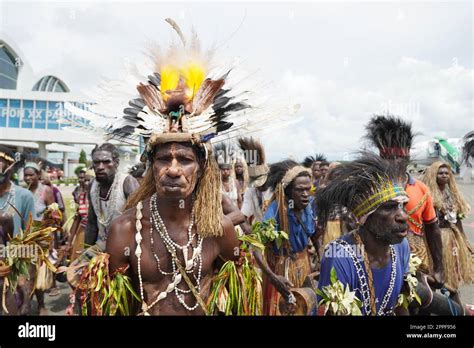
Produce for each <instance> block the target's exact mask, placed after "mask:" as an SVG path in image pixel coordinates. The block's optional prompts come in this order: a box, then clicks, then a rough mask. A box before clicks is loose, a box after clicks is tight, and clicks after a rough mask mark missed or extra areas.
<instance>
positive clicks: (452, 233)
mask: <svg viewBox="0 0 474 348" xmlns="http://www.w3.org/2000/svg"><path fill="white" fill-rule="evenodd" d="M441 238H442V241H443V264H444V279H445V282H446V284H448V285H449V286H451V287H453V288H455V289H457V288H459V285H461V284H471V283H473V282H474V258H473V256H474V255H473V254H472V252H471V251H470V250H469V249H471V250H472V248H470V245H469V241H468V240H467V238H466V236H465V235H464V234H463V233H462V232H461V231H459V229H458V228H457V227H456V226H455V225H453V224H451V227H447V228H441Z"/></svg>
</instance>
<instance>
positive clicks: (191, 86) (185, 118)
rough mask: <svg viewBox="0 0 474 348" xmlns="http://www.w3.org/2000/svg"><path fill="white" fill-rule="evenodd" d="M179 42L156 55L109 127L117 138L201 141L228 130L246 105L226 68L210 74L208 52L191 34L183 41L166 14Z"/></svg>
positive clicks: (149, 142)
mask: <svg viewBox="0 0 474 348" xmlns="http://www.w3.org/2000/svg"><path fill="white" fill-rule="evenodd" d="M166 21H167V22H168V23H170V24H171V26H172V27H173V29H174V30H175V31H176V32H177V34H178V36H179V38H180V40H181V43H182V46H181V47H179V46H176V45H175V46H172V47H171V48H170V49H169V51H167V52H166V53H165V54H156V58H155V60H156V61H155V63H154V69H155V71H154V73H153V74H151V75H149V76H148V81H147V82H146V83H139V85H138V86H137V91H138V94H139V96H140V97H139V98H135V99H133V100H131V101H130V102H129V107H126V108H125V109H124V116H123V119H122V122H121V124H120V125H119V126H118V127H117V126H114V128H111V129H110V133H111V134H112V135H114V136H116V137H119V138H121V137H122V138H127V137H133V136H137V135H140V136H143V137H144V138H145V139H146V142H147V148H146V151H147V152H150V151H151V149H152V148H153V146H154V145H156V144H162V143H167V142H191V143H193V144H202V143H205V142H208V141H209V140H210V139H212V138H213V137H215V136H217V135H218V134H219V133H222V132H224V131H226V130H228V129H229V128H230V127H231V126H232V125H233V122H231V121H230V120H229V119H230V118H231V117H230V116H231V115H232V117H235V116H236V113H238V112H243V111H244V110H246V109H249V108H250V105H249V104H248V103H247V102H246V96H245V93H242V94H239V95H233V93H232V92H231V89H230V88H229V87H228V86H226V82H227V78H228V76H229V73H230V69H229V70H227V71H225V72H223V73H222V74H220V75H219V76H215V77H213V76H211V75H212V74H211V71H210V66H211V62H210V57H211V54H210V53H205V52H203V51H202V50H201V48H200V44H199V42H198V40H197V37H196V36H193V38H192V40H190V41H189V42H188V41H187V40H186V39H185V37H184V34H183V33H182V31H181V29H180V28H179V26H178V25H177V24H176V22H174V21H173V20H172V19H169V18H168V19H166Z"/></svg>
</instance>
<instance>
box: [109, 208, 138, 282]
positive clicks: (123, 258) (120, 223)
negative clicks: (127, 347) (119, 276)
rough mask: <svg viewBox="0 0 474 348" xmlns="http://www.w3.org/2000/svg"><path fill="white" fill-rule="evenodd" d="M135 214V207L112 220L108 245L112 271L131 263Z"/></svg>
mask: <svg viewBox="0 0 474 348" xmlns="http://www.w3.org/2000/svg"><path fill="white" fill-rule="evenodd" d="M134 214H135V209H130V210H128V211H127V212H125V213H124V214H123V215H121V216H119V217H118V218H116V219H114V220H113V221H112V224H111V226H110V231H109V235H108V237H107V245H106V253H108V254H109V255H110V259H109V270H110V272H113V271H115V270H116V269H118V268H120V267H123V266H127V265H129V264H130V259H129V256H130V248H131V247H132V246H133V245H134V239H133V235H134V232H135V227H134V224H133V221H134V216H132V215H134ZM127 251H128V252H127ZM127 273H129V270H127Z"/></svg>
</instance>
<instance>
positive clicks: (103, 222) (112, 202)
mask: <svg viewBox="0 0 474 348" xmlns="http://www.w3.org/2000/svg"><path fill="white" fill-rule="evenodd" d="M91 156H92V167H93V170H94V174H95V180H94V181H92V183H91V186H90V190H89V193H88V197H89V198H88V205H89V213H88V214H87V228H86V232H85V237H84V244H85V245H91V246H90V247H89V248H87V249H86V250H85V251H84V252H83V253H82V254H81V255H80V256H79V257H77V258H76V260H74V261H73V262H72V263H71V265H70V267H69V268H68V271H67V279H68V282H69V283H70V285H71V286H72V287H76V285H77V282H78V281H79V278H80V275H81V273H82V267H83V266H85V265H87V263H88V262H89V260H90V259H92V258H93V257H94V256H96V255H97V254H98V253H99V252H103V251H105V244H106V240H107V236H108V233H109V229H110V225H111V223H112V220H113V219H115V218H117V217H118V216H120V215H121V214H122V211H123V209H124V206H125V203H126V201H127V198H128V197H129V196H130V195H131V194H132V193H133V192H134V191H136V189H137V188H138V182H137V180H136V179H135V178H133V177H132V176H131V175H125V174H122V173H119V172H118V171H117V169H118V166H119V163H120V162H119V152H118V150H117V148H116V147H115V146H114V145H113V144H110V143H104V144H102V145H97V146H96V147H95V148H94V149H93V150H92V153H91Z"/></svg>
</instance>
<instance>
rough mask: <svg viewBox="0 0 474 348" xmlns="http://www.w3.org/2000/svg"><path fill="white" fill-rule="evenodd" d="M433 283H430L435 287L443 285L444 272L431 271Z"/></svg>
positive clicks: (439, 287)
mask: <svg viewBox="0 0 474 348" xmlns="http://www.w3.org/2000/svg"><path fill="white" fill-rule="evenodd" d="M432 276H433V280H434V283H433V284H431V285H433V287H434V288H435V289H441V288H442V287H443V286H444V274H443V272H440V271H438V272H433V273H432Z"/></svg>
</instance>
